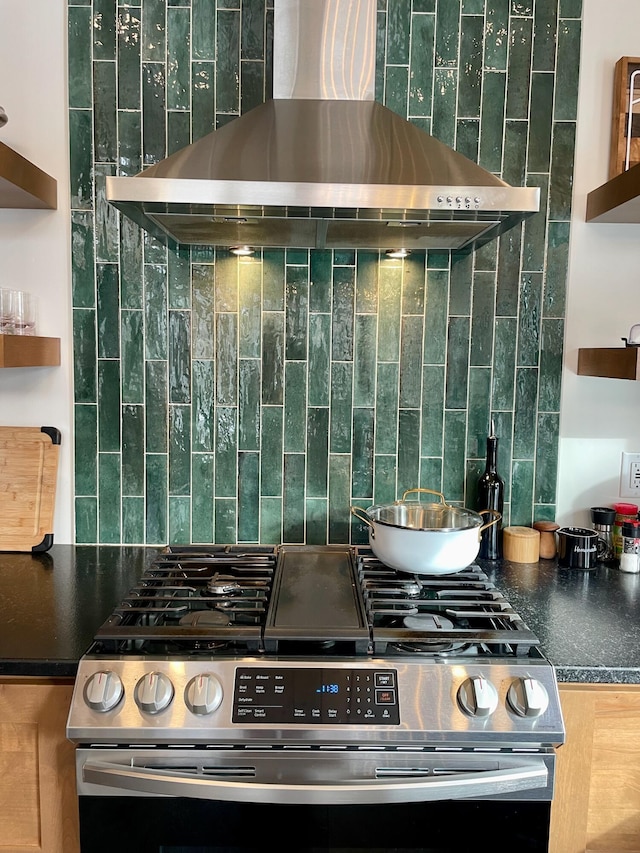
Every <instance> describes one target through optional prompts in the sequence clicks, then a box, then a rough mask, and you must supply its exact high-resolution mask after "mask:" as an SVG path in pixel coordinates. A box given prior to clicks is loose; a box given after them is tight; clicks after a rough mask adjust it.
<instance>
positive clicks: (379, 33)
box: [375, 9, 387, 103]
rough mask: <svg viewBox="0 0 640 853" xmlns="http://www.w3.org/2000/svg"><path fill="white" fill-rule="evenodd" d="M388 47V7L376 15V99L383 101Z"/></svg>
mask: <svg viewBox="0 0 640 853" xmlns="http://www.w3.org/2000/svg"><path fill="white" fill-rule="evenodd" d="M386 48H387V15H386V9H383V10H379V11H378V14H377V16H376V61H375V73H376V79H375V99H376V101H378V102H379V103H382V101H383V97H384V75H385V67H386Z"/></svg>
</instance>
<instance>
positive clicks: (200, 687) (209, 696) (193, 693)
mask: <svg viewBox="0 0 640 853" xmlns="http://www.w3.org/2000/svg"><path fill="white" fill-rule="evenodd" d="M184 701H185V702H186V703H187V708H188V709H189V710H190V711H191V712H192V713H193V714H201V715H202V716H204V715H205V714H212V713H213V712H214V711H215V710H216V708H217V707H218V706H219V705H220V703H221V702H222V685H221V684H220V682H219V681H218V679H217V678H216V676H215V675H212V674H211V673H210V672H203V673H201V674H200V675H196V677H195V678H192V679H191V681H190V682H189V683H188V684H187V687H186V689H185V691H184Z"/></svg>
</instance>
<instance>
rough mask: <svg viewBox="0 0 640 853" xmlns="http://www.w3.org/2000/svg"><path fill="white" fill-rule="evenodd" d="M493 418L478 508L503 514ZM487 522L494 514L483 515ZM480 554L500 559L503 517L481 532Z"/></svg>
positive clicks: (477, 503) (479, 487)
mask: <svg viewBox="0 0 640 853" xmlns="http://www.w3.org/2000/svg"><path fill="white" fill-rule="evenodd" d="M495 432H496V430H495V426H494V423H493V419H492V420H491V434H490V435H489V436H487V462H486V465H485V469H484V474H482V475H481V476H480V478H479V479H478V497H477V501H476V508H477V510H478V512H481V511H482V510H485V509H492V510H495V511H496V512H499V513H500V515H502V510H503V506H504V480H503V479H502V477H501V476H500V474H498V467H497V464H498V438H497V436H496V434H495ZM483 518H484V521H485V524H486V523H488V522H489V521H491V518H493V516H491V517H489V516H488V515H485V516H483ZM478 556H479V557H481V558H482V559H484V560H499V559H500V558H501V557H502V519H500V521H498V522H497V524H492V525H491V526H490V527H487V528H486V529H485V530H483V531H482V533H481V539H480V550H479V552H478Z"/></svg>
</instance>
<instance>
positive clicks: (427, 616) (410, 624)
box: [402, 613, 453, 632]
mask: <svg viewBox="0 0 640 853" xmlns="http://www.w3.org/2000/svg"><path fill="white" fill-rule="evenodd" d="M402 624H403V625H404V626H405V628H412V629H415V630H417V631H436V632H437V631H450V630H451V629H452V628H453V622H452V621H451V620H450V619H447V618H446V617H445V616H440V614H439V613H419V614H417V615H412V616H405V617H404V619H403V620H402Z"/></svg>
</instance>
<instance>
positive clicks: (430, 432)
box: [420, 365, 444, 456]
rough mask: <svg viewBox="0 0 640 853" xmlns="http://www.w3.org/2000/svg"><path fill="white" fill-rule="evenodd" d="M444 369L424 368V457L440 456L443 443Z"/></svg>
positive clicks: (422, 448)
mask: <svg viewBox="0 0 640 853" xmlns="http://www.w3.org/2000/svg"><path fill="white" fill-rule="evenodd" d="M443 410H444V367H441V366H436V367H431V366H428V365H427V366H425V367H423V368H422V446H421V448H420V453H421V455H422V456H440V455H441V453H442V441H443Z"/></svg>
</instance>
